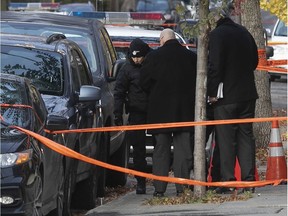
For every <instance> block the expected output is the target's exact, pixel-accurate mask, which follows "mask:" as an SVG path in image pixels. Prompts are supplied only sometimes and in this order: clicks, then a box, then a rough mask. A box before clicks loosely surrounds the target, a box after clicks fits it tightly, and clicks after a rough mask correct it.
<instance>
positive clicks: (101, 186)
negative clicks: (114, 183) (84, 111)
mask: <svg viewBox="0 0 288 216" xmlns="http://www.w3.org/2000/svg"><path fill="white" fill-rule="evenodd" d="M97 142H98V143H100V149H99V151H98V152H97V158H98V160H100V161H102V162H105V163H107V162H108V158H109V149H110V134H109V133H107V132H106V133H105V132H104V133H101V134H100V135H99V137H97ZM97 170H98V190H97V197H104V196H105V188H106V173H107V172H106V169H105V168H103V167H98V169H97Z"/></svg>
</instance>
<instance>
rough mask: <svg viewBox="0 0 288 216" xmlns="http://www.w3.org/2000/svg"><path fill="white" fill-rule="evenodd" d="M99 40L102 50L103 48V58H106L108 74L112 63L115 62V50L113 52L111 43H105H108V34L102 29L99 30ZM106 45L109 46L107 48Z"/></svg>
mask: <svg viewBox="0 0 288 216" xmlns="http://www.w3.org/2000/svg"><path fill="white" fill-rule="evenodd" d="M100 40H101V42H102V45H103V48H104V54H105V58H106V60H107V63H108V65H107V66H108V71H109V73H110V72H112V67H113V62H115V60H116V56H115V50H114V47H113V45H112V43H110V42H109V43H107V41H110V38H109V35H108V33H107V32H106V31H104V30H103V29H101V34H100ZM108 44H109V45H110V46H108ZM112 58H113V59H112Z"/></svg>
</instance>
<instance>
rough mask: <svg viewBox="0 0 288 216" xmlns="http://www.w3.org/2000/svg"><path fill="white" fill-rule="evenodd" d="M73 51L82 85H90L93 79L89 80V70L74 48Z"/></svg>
mask: <svg viewBox="0 0 288 216" xmlns="http://www.w3.org/2000/svg"><path fill="white" fill-rule="evenodd" d="M71 53H72V55H73V59H74V60H75V64H74V66H75V67H77V73H78V74H79V78H80V85H90V84H91V81H89V75H88V73H89V71H87V68H86V67H85V66H84V63H83V61H82V59H81V57H80V56H79V54H78V52H77V51H76V50H72V52H71ZM79 89H80V88H79Z"/></svg>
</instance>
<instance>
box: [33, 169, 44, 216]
mask: <svg viewBox="0 0 288 216" xmlns="http://www.w3.org/2000/svg"><path fill="white" fill-rule="evenodd" d="M36 175H37V176H36V179H35V184H36V185H35V192H34V194H35V200H34V203H33V213H32V216H39V215H42V195H43V177H42V175H41V174H40V173H38V174H36Z"/></svg>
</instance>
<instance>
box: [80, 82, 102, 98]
mask: <svg viewBox="0 0 288 216" xmlns="http://www.w3.org/2000/svg"><path fill="white" fill-rule="evenodd" d="M100 99H101V89H100V88H99V87H96V86H90V85H83V86H81V88H80V93H79V102H89V101H91V102H92V101H95V102H96V101H99V100H100Z"/></svg>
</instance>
